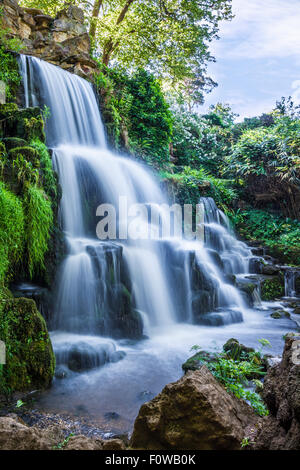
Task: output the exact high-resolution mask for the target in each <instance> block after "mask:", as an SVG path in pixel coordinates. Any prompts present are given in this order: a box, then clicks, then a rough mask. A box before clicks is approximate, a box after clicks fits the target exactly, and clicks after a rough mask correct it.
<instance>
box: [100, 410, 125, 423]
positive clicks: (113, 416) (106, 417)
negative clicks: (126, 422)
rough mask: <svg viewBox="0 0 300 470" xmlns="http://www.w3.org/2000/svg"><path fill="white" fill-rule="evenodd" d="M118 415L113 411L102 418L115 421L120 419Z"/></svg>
mask: <svg viewBox="0 0 300 470" xmlns="http://www.w3.org/2000/svg"><path fill="white" fill-rule="evenodd" d="M120 417H121V416H120V415H119V414H118V413H116V412H115V411H109V412H108V413H105V415H104V418H105V419H107V420H109V421H111V420H113V421H116V420H118V419H120Z"/></svg>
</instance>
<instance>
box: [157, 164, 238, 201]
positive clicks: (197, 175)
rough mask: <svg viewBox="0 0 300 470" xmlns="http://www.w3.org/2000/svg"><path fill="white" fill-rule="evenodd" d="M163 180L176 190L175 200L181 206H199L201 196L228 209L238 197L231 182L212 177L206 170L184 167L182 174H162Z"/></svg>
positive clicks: (163, 172)
mask: <svg viewBox="0 0 300 470" xmlns="http://www.w3.org/2000/svg"><path fill="white" fill-rule="evenodd" d="M160 176H161V178H162V179H163V180H164V181H166V182H167V183H170V184H171V185H172V186H173V188H175V192H176V194H175V198H176V199H177V200H178V202H180V203H181V204H193V205H195V204H198V203H199V198H200V197H201V196H210V197H213V198H214V199H215V201H216V202H217V204H219V205H220V206H221V207H223V208H226V206H227V205H229V206H230V205H231V204H232V202H233V201H234V199H235V198H236V197H237V194H236V191H235V190H234V189H233V188H231V187H230V184H231V182H230V181H228V180H221V179H218V178H215V177H214V176H212V175H210V174H209V173H208V172H207V171H206V170H205V169H203V168H201V169H199V170H196V169H192V168H190V167H184V168H183V170H182V171H181V172H180V173H170V172H167V171H161V172H160Z"/></svg>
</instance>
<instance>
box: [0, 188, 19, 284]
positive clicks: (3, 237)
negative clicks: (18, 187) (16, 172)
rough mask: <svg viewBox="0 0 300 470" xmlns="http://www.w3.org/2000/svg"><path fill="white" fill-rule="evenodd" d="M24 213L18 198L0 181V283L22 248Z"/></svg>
mask: <svg viewBox="0 0 300 470" xmlns="http://www.w3.org/2000/svg"><path fill="white" fill-rule="evenodd" d="M23 237H24V213H23V208H22V203H21V201H20V199H19V198H18V197H17V196H15V195H14V194H13V193H12V192H10V191H8V190H7V189H6V187H5V185H4V184H3V183H2V182H1V181H0V283H3V281H4V276H5V274H6V273H7V271H8V268H9V264H10V263H12V262H13V263H16V264H17V263H18V262H19V261H20V259H21V257H22V254H23V249H24V238H23Z"/></svg>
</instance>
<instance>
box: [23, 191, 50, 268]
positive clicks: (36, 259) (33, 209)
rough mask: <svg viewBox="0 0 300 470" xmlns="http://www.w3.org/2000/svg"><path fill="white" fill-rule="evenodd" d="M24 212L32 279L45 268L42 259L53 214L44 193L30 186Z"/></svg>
mask: <svg viewBox="0 0 300 470" xmlns="http://www.w3.org/2000/svg"><path fill="white" fill-rule="evenodd" d="M24 210H25V215H26V226H25V238H26V242H27V253H28V270H29V274H30V276H31V277H32V276H33V274H34V273H36V272H40V270H41V269H44V268H45V263H44V257H45V254H46V252H47V250H48V240H49V238H50V234H51V230H52V226H53V212H52V208H51V201H50V200H49V199H48V198H47V196H46V194H45V192H44V191H43V190H42V189H40V188H38V187H36V186H32V185H29V187H28V188H27V191H26V194H25V197H24Z"/></svg>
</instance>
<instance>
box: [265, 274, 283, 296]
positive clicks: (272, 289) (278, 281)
mask: <svg viewBox="0 0 300 470" xmlns="http://www.w3.org/2000/svg"><path fill="white" fill-rule="evenodd" d="M284 293H285V289H284V279H283V276H276V277H274V278H271V279H265V280H264V281H263V282H262V284H261V300H266V301H270V300H275V299H278V298H281V297H283V296H284Z"/></svg>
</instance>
